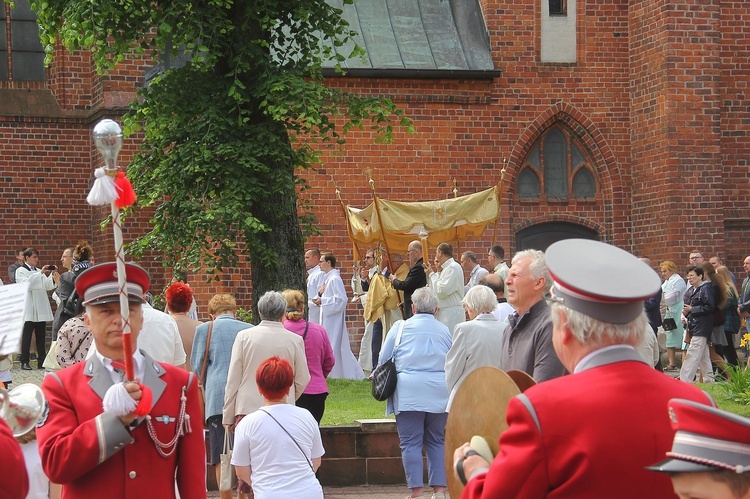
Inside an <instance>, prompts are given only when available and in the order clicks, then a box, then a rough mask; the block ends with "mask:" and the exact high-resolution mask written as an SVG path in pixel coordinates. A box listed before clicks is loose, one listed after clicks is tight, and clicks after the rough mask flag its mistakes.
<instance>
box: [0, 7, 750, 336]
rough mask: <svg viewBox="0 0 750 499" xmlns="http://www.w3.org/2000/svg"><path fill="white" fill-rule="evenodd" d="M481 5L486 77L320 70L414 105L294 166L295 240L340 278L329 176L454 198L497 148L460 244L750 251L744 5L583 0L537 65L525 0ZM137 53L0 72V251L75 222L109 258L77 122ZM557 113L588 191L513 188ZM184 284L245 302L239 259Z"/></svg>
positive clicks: (90, 113)
mask: <svg viewBox="0 0 750 499" xmlns="http://www.w3.org/2000/svg"><path fill="white" fill-rule="evenodd" d="M481 5H482V8H483V14H484V17H485V22H486V24H487V26H488V29H489V35H490V40H491V44H492V47H491V48H492V54H493V59H494V63H495V68H497V69H499V70H501V71H502V74H501V76H499V77H497V78H495V79H494V80H480V81H465V80H406V79H404V80H399V79H360V78H332V79H330V80H329V83H330V84H331V85H334V86H338V87H341V88H346V89H350V90H352V91H357V92H360V93H363V94H365V95H382V96H388V97H391V98H392V99H393V100H394V101H395V102H396V103H397V104H398V105H399V106H401V107H402V108H403V109H404V110H405V111H406V114H407V115H408V116H410V117H411V118H412V119H413V120H414V125H415V127H416V133H414V134H405V133H404V132H403V131H402V130H399V129H397V130H396V131H395V133H394V142H393V143H391V144H385V145H384V144H377V143H375V141H374V137H373V135H372V133H371V132H369V131H367V130H365V131H355V132H353V133H351V134H350V135H349V136H348V142H347V144H346V145H345V146H344V147H342V148H339V149H335V150H330V151H326V152H325V153H324V156H323V159H324V161H323V163H322V164H321V165H319V166H318V168H317V170H316V171H310V172H304V173H303V174H302V175H303V176H304V177H305V178H306V179H307V180H308V182H309V185H310V189H309V190H307V191H305V192H304V193H303V197H304V198H305V199H307V200H309V201H310V203H311V205H312V207H313V211H314V213H315V215H316V216H317V219H318V226H319V228H320V229H321V230H322V232H323V234H322V235H321V236H314V237H311V238H310V240H309V242H308V246H317V247H320V248H321V249H323V250H332V251H334V252H335V253H336V254H337V255H339V256H340V257H341V264H340V267H341V269H342V274H343V275H344V278H345V281H348V278H349V277H350V275H351V268H352V264H353V262H352V259H351V244H350V243H349V241H348V239H347V236H346V228H345V225H344V219H343V216H342V211H341V207H340V205H339V203H338V200H337V199H336V196H335V189H336V188H339V189H340V190H341V195H342V198H343V200H344V201H345V202H346V203H350V204H352V205H353V206H364V205H366V204H367V203H369V202H370V201H371V199H372V195H371V192H370V187H369V185H368V183H367V178H366V176H365V174H364V172H363V171H364V170H365V169H366V168H371V169H372V170H373V178H374V180H375V188H376V191H377V192H378V194H379V195H381V196H383V197H387V198H390V199H401V200H426V199H437V198H446V197H452V196H453V179H454V178H455V179H456V182H457V188H458V192H459V194H466V193H471V192H476V191H477V190H480V189H483V188H486V187H489V186H491V185H493V184H494V183H497V182H499V181H500V170H501V169H502V167H503V165H507V174H506V176H505V180H504V184H503V193H504V194H503V199H502V208H503V213H504V215H503V217H502V219H501V220H500V221H499V223H498V224H497V226H496V228H494V229H493V230H492V231H490V232H488V233H486V234H485V235H484V236H483V237H482V238H480V239H478V240H474V241H467V242H464V243H461V244H460V246H459V249H460V250H462V251H463V250H466V249H471V250H473V251H476V252H477V253H478V254H479V255H480V257H481V258H482V259H483V258H484V255H485V254H486V249H487V247H488V246H489V245H490V244H492V243H493V242H497V243H499V244H502V245H503V246H504V247H505V249H506V251H507V253H508V254H509V256H511V255H512V252H513V251H514V250H515V245H516V242H515V234H516V232H517V231H518V230H520V229H522V228H525V227H529V226H533V225H535V224H538V223H542V222H548V221H570V222H574V223H578V224H580V225H582V226H585V227H587V228H590V229H593V230H595V231H596V232H597V234H598V235H599V237H600V238H601V239H603V240H605V241H608V242H612V243H614V244H618V245H620V246H623V247H625V248H626V249H629V250H631V251H634V252H636V253H638V254H643V255H648V256H650V257H651V258H652V259H653V260H654V261H657V262H658V261H660V260H663V259H673V260H674V261H675V262H677V263H678V265H682V264H683V263H685V259H686V253H687V251H689V250H690V249H692V247H693V246H696V247H698V248H700V249H703V250H705V251H706V252H708V253H712V252H719V253H720V254H721V255H722V256H723V257H724V259H725V262H726V263H727V264H728V265H729V266H730V268H731V269H732V270H733V271H735V272H739V271H740V270H741V260H742V258H743V257H744V255H745V254H747V253H748V252H750V236H748V233H749V232H750V230H749V229H750V215H749V214H748V202H749V201H750V173H749V171H748V161H749V160H750V157H749V156H750V152H748V147H747V133H748V129H749V128H750V116H749V114H750V111H748V99H747V96H748V95H747V94H748V91H749V89H748V86H749V84H750V59H749V58H750V8H748V7H747V6H746V4H745V3H743V2H726V1H722V2H720V1H719V0H710V1H704V0H692V1H688V0H679V1H669V0H653V1H650V2H642V1H636V0H630V1H626V0H617V1H614V2H585V1H580V0H579V1H578V2H577V8H578V11H577V18H578V29H577V33H578V35H577V36H578V41H577V47H578V48H577V62H576V63H574V64H570V63H569V64H549V63H542V62H540V54H541V49H540V29H541V28H540V21H539V18H540V6H539V2H538V1H530V0H509V1H504V2H499V1H494V0H483V1H482V2H481ZM146 67H147V64H146V63H145V62H143V61H130V62H128V63H127V64H123V65H121V66H119V67H118V68H117V70H116V71H114V72H113V73H111V74H109V75H107V76H98V75H96V73H95V71H94V70H93V67H92V64H91V61H90V59H89V57H88V56H87V54H86V53H85V52H76V53H74V54H67V53H66V52H64V51H63V50H62V49H60V50H58V51H57V53H56V58H55V61H54V63H53V65H52V66H51V67H50V69H49V70H48V79H47V82H46V83H27V84H24V83H18V82H0V136H2V142H0V171H1V172H2V180H3V182H2V187H0V189H2V195H1V196H0V214H2V216H3V218H4V220H5V221H6V222H5V223H4V224H3V225H2V228H0V236H2V237H0V250H1V251H0V254H2V255H4V258H5V261H7V264H10V263H11V262H12V260H13V253H14V250H15V249H16V248H18V247H22V246H26V245H30V244H33V245H35V246H37V247H38V248H39V249H40V250H41V251H42V262H44V263H46V262H52V261H55V262H56V261H57V259H59V255H60V253H61V252H62V250H63V248H65V247H66V246H69V245H71V244H73V243H75V241H76V240H78V239H79V238H87V239H90V240H92V241H93V242H94V244H95V250H96V252H97V256H98V258H99V260H100V261H106V260H111V259H112V258H111V253H110V251H111V250H110V247H111V235H110V232H109V231H105V232H102V231H100V229H99V222H100V221H101V220H102V219H103V218H104V216H106V210H102V209H92V208H90V207H89V206H88V205H87V204H86V202H85V197H86V194H87V192H88V189H89V185H90V182H91V179H92V176H93V169H94V167H95V166H97V165H99V163H100V162H101V161H100V157H99V154H98V152H97V151H96V150H95V148H94V146H93V143H92V141H91V130H92V128H93V125H94V124H95V123H96V121H98V120H99V119H101V118H103V117H112V118H118V117H119V116H120V115H121V114H122V113H123V111H124V108H125V106H126V105H127V103H128V102H129V101H130V100H132V99H133V97H134V95H135V90H136V89H137V87H138V85H140V83H141V78H142V74H143V70H144V69H145V68H146ZM19 91H21V92H26V93H27V94H28V95H25V96H24V95H22V94H19ZM50 95H51V96H53V97H54V99H52V100H51V103H50V98H49V97H50ZM8 99H12V100H14V101H17V102H15V104H16V105H15V107H13V106H11V105H10V100H8ZM35 102H36V103H39V104H35ZM42 103H43V105H42ZM19 106H20V107H19ZM18 109H23V110H24V111H23V112H18V111H17V110H18ZM13 110H16V111H13ZM558 122H562V123H564V125H565V126H566V127H567V128H568V129H569V130H571V132H572V133H573V134H574V135H575V136H576V137H577V138H578V139H579V140H580V141H581V143H582V144H584V145H585V147H586V148H587V149H588V153H589V155H590V157H591V159H592V161H593V167H594V171H595V175H596V178H597V187H598V191H597V196H596V198H595V199H594V200H576V199H575V198H571V199H568V200H565V201H550V202H547V201H538V200H521V199H519V197H518V194H517V192H516V185H515V184H516V181H517V177H518V174H519V172H520V170H519V169H520V167H521V166H522V165H521V163H522V161H523V160H524V158H525V156H526V154H527V153H528V151H529V150H530V148H531V146H532V145H533V143H534V141H535V140H537V138H538V137H539V135H540V134H541V133H543V132H544V131H545V130H546V129H548V128H549V127H550V126H551V125H553V124H555V123H558ZM137 143H138V137H133V138H130V139H128V140H127V141H126V144H125V146H124V148H123V151H122V153H121V155H120V162H121V163H122V164H126V163H127V162H128V161H129V160H130V158H132V156H133V154H134V153H135V152H136V150H137ZM149 218H150V213H148V212H142V211H138V212H136V213H135V214H134V215H132V216H130V217H129V218H128V219H127V225H126V227H127V229H126V230H127V234H128V235H127V236H126V237H127V238H129V239H130V238H132V237H134V236H135V235H136V234H138V233H142V232H143V231H145V230H147V228H148V221H149ZM141 263H142V264H143V265H144V266H146V267H147V268H148V269H149V270H150V271H151V272H152V273H153V275H154V277H155V279H154V288H155V290H157V291H160V290H161V289H162V288H163V287H164V286H165V285H166V283H167V282H168V279H169V278H170V277H171V276H170V275H169V272H168V271H165V270H164V269H163V268H162V267H161V262H160V260H159V256H158V255H147V257H146V258H145V259H144V260H143V261H142V262H141ZM480 263H486V260H480ZM192 285H193V287H194V288H195V289H196V290H197V291H198V292H199V296H198V300H199V303H201V304H202V305H205V304H206V303H207V301H208V298H210V296H211V295H212V294H213V293H214V292H216V291H219V290H228V291H231V292H235V293H236V294H237V295H238V298H239V302H240V304H241V306H243V307H246V308H249V307H250V298H251V282H250V276H249V270H248V268H247V265H242V266H241V267H240V268H238V269H232V270H230V271H228V272H227V273H226V274H225V276H224V278H223V280H222V281H221V282H219V283H210V284H205V283H202V281H201V279H200V278H198V277H193V279H192ZM349 313H350V324H351V326H352V327H354V328H358V327H359V324H360V316H361V314H360V311H359V310H358V309H357V308H356V307H355V306H354V305H351V306H350V308H349ZM355 336H356V335H355ZM356 349H357V348H356V347H355V350H356Z"/></svg>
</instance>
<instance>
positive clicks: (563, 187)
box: [516, 123, 601, 201]
mask: <svg viewBox="0 0 750 499" xmlns="http://www.w3.org/2000/svg"><path fill="white" fill-rule="evenodd" d="M591 157H592V155H591V153H590V152H589V151H588V150H587V149H586V147H585V146H584V145H583V143H582V142H581V141H580V140H579V139H578V138H577V137H576V136H575V135H574V134H573V133H571V131H570V129H569V128H568V127H566V126H565V125H564V124H563V123H555V124H553V125H552V126H550V127H549V128H547V129H546V130H545V131H544V132H543V133H542V134H541V135H539V137H538V138H537V139H536V142H534V144H533V145H532V146H531V148H530V149H529V152H528V153H527V154H526V157H525V158H524V159H523V161H522V162H521V165H522V166H521V168H520V170H519V174H518V181H517V184H516V192H517V194H518V197H519V198H520V199H523V200H537V201H568V200H593V199H596V198H597V197H598V196H599V195H600V192H601V186H600V182H599V179H598V178H597V175H596V173H595V172H596V170H595V168H594V163H593V161H592V159H591Z"/></svg>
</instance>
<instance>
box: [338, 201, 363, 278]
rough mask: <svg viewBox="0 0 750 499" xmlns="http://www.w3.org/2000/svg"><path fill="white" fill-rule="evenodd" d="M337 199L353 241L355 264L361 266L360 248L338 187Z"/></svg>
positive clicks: (347, 230)
mask: <svg viewBox="0 0 750 499" xmlns="http://www.w3.org/2000/svg"><path fill="white" fill-rule="evenodd" d="M336 199H338V200H339V204H340V205H341V209H342V210H343V211H344V219H345V220H346V232H347V234H349V239H350V240H351V241H352V258H353V259H354V264H355V265H359V261H360V259H361V258H360V255H359V248H358V247H357V242H356V241H355V239H354V233H353V232H352V224H351V223H349V212H347V211H346V206H345V205H344V202H343V201H342V200H341V191H340V190H339V188H338V187H336Z"/></svg>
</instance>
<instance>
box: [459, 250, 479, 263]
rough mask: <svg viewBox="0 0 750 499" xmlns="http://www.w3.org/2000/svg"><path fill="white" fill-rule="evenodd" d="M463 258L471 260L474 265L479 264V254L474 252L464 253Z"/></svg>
mask: <svg viewBox="0 0 750 499" xmlns="http://www.w3.org/2000/svg"><path fill="white" fill-rule="evenodd" d="M461 256H462V257H463V258H466V259H467V260H471V261H472V262H474V263H477V254H476V253H474V252H473V251H464V253H463V255H461Z"/></svg>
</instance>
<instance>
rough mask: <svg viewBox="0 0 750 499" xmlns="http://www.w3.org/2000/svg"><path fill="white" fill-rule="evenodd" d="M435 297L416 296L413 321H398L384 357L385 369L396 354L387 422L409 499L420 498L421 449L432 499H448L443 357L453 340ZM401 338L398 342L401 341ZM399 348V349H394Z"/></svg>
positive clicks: (428, 291)
mask: <svg viewBox="0 0 750 499" xmlns="http://www.w3.org/2000/svg"><path fill="white" fill-rule="evenodd" d="M437 303H438V300H437V296H435V293H434V292H433V291H432V290H431V289H430V288H420V289H418V290H417V291H415V292H414V294H413V295H412V311H413V312H414V315H413V316H412V317H411V318H409V319H408V320H406V321H397V322H396V323H395V324H394V325H393V327H392V328H391V330H390V331H389V332H388V336H387V337H386V339H385V342H384V343H383V348H382V349H381V351H380V359H379V360H380V363H381V364H382V363H383V362H385V361H386V360H388V359H389V358H391V356H392V355H393V353H394V350H395V359H394V362H395V364H396V371H397V372H398V381H397V383H396V391H395V392H394V393H393V396H391V397H390V398H389V399H388V406H387V409H386V416H387V415H390V414H395V415H396V427H397V428H398V438H399V440H400V442H401V460H402V461H403V465H404V472H405V473H406V484H407V486H408V487H409V488H410V489H411V497H421V496H422V494H423V492H424V491H423V489H424V483H423V482H422V475H423V473H422V446H424V448H425V452H426V454H427V470H428V479H429V484H430V485H431V486H432V488H433V491H434V493H433V494H432V499H443V498H445V497H446V496H445V490H446V484H447V482H446V476H445V451H444V448H445V423H446V421H447V420H448V413H447V412H445V408H446V405H447V403H448V388H447V386H446V384H445V356H446V355H447V354H448V350H449V349H450V347H451V335H450V333H449V332H448V328H447V327H445V325H444V324H442V323H441V322H439V321H438V320H437V319H435V317H434V316H435V312H436V311H437ZM399 337H400V340H399ZM397 342H398V345H396V343H397Z"/></svg>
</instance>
